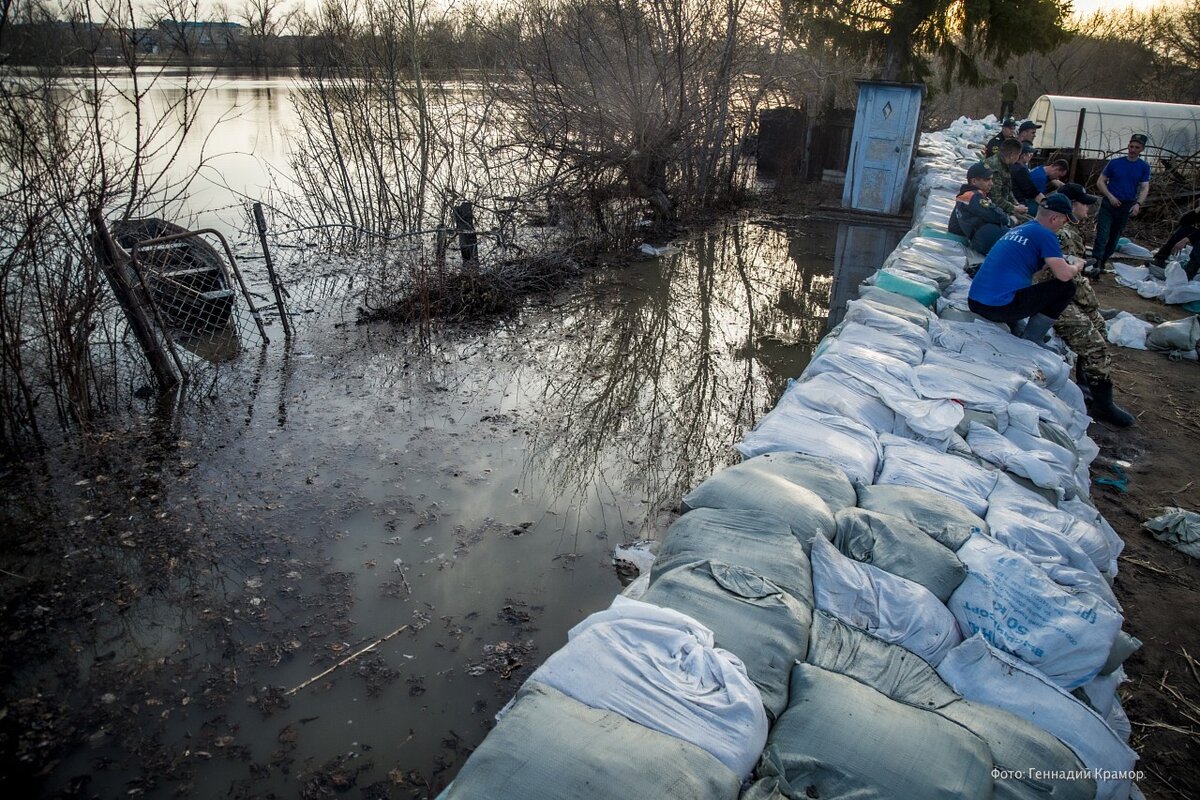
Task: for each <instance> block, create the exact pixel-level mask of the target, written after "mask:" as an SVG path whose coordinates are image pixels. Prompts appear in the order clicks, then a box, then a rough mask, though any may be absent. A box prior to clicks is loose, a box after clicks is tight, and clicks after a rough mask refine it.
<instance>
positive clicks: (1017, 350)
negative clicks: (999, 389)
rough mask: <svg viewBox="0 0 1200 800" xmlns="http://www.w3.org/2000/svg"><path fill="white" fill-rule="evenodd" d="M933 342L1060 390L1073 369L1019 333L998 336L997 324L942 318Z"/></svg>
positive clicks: (933, 333) (978, 361) (933, 334)
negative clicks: (1019, 335)
mask: <svg viewBox="0 0 1200 800" xmlns="http://www.w3.org/2000/svg"><path fill="white" fill-rule="evenodd" d="M930 333H931V335H932V338H933V340H934V343H935V344H937V345H938V347H941V348H943V349H945V350H950V351H952V352H955V353H958V354H959V355H961V356H963V357H965V358H969V359H970V360H972V361H974V362H977V363H981V364H988V365H990V366H994V367H997V368H999V369H1004V370H1009V371H1012V372H1017V373H1018V374H1020V375H1023V376H1024V377H1025V378H1027V379H1029V380H1033V381H1035V382H1037V383H1040V384H1042V385H1044V386H1046V387H1047V388H1048V389H1050V390H1051V391H1053V392H1056V393H1057V392H1058V391H1059V390H1060V389H1061V388H1062V387H1063V386H1064V384H1065V383H1066V382H1067V381H1069V380H1070V375H1071V370H1070V368H1069V367H1068V366H1067V364H1066V362H1064V361H1063V359H1062V357H1060V356H1059V355H1058V354H1057V353H1053V352H1051V351H1049V350H1047V349H1046V348H1044V347H1041V346H1039V345H1038V344H1037V343H1035V342H1030V341H1028V340H1026V339H1021V338H1020V337H1017V336H997V335H996V327H995V323H978V322H976V323H962V322H952V321H939V322H938V323H937V324H936V325H935V326H933V328H932V329H931V331H930Z"/></svg>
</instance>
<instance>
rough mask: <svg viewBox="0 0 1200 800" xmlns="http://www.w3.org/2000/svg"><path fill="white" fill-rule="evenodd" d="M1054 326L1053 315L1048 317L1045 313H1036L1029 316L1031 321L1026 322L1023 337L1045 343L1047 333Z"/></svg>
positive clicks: (1041, 343)
mask: <svg viewBox="0 0 1200 800" xmlns="http://www.w3.org/2000/svg"><path fill="white" fill-rule="evenodd" d="M1052 327H1054V320H1053V319H1052V318H1051V317H1047V316H1046V315H1045V314H1034V315H1033V316H1032V317H1030V318H1029V322H1027V323H1025V331H1024V333H1022V334H1021V338H1022V339H1028V340H1029V341H1031V342H1037V343H1038V344H1040V345H1044V344H1045V343H1046V334H1047V333H1049V332H1050V328H1052Z"/></svg>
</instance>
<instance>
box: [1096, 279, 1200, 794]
mask: <svg viewBox="0 0 1200 800" xmlns="http://www.w3.org/2000/svg"><path fill="white" fill-rule="evenodd" d="M1096 289H1097V295H1098V297H1099V298H1100V302H1101V304H1102V305H1103V306H1107V307H1112V308H1120V309H1124V310H1126V311H1129V312H1131V313H1134V314H1138V315H1143V314H1147V313H1154V314H1158V315H1160V316H1161V317H1163V318H1164V319H1167V320H1171V319H1178V318H1180V317H1183V316H1186V312H1184V311H1183V310H1182V309H1180V308H1179V307H1178V306H1166V305H1164V304H1162V303H1159V302H1158V301H1154V300H1145V299H1143V298H1141V297H1139V296H1138V295H1137V294H1135V293H1134V292H1133V291H1132V290H1130V289H1125V288H1123V287H1120V286H1117V285H1115V283H1114V282H1113V278H1112V276H1111V275H1106V276H1105V277H1104V278H1103V280H1102V281H1101V282H1100V283H1099V285H1098V286H1097V287H1096ZM1110 350H1111V352H1112V353H1113V357H1114V366H1115V373H1114V383H1115V384H1116V387H1117V392H1116V394H1117V402H1118V403H1119V404H1120V405H1122V406H1123V407H1124V408H1125V409H1126V410H1128V411H1129V412H1130V413H1132V414H1134V415H1135V416H1136V417H1137V424H1136V425H1135V426H1134V427H1133V428H1131V429H1127V430H1120V429H1117V428H1113V427H1111V426H1108V425H1105V424H1101V423H1093V425H1092V427H1091V430H1090V431H1089V433H1090V435H1091V436H1092V438H1093V439H1095V440H1096V443H1097V444H1098V445H1099V446H1100V457H1099V458H1098V459H1097V462H1096V465H1095V468H1094V469H1093V475H1094V476H1097V477H1098V476H1100V475H1103V474H1105V472H1106V466H1105V465H1106V464H1107V463H1109V462H1112V461H1123V462H1128V463H1129V464H1130V465H1131V466H1129V467H1127V468H1126V473H1127V475H1128V477H1129V483H1128V489H1127V491H1126V492H1124V493H1121V492H1118V491H1117V490H1115V489H1112V488H1109V487H1105V486H1094V487H1093V498H1094V499H1095V501H1096V505H1097V507H1098V508H1099V509H1100V510H1101V511H1102V512H1103V513H1104V515H1105V517H1107V519H1108V521H1109V522H1110V523H1111V524H1112V526H1113V527H1114V528H1116V530H1117V532H1118V533H1120V534H1121V536H1122V538H1123V539H1124V540H1125V543H1126V548H1125V552H1124V553H1123V554H1122V556H1121V559H1120V573H1119V575H1118V576H1117V580H1116V592H1117V597H1118V598H1119V599H1120V601H1121V603H1122V604H1123V605H1124V608H1125V617H1126V624H1125V627H1126V630H1128V631H1129V632H1130V633H1132V634H1133V635H1134V636H1136V637H1138V638H1139V639H1141V640H1142V641H1143V642H1144V645H1143V647H1142V649H1141V650H1139V651H1138V652H1137V653H1135V654H1134V655H1133V656H1131V657H1130V659H1129V660H1128V661H1127V662H1126V666H1125V668H1126V672H1127V673H1128V675H1129V682H1128V683H1126V684H1124V685H1123V686H1122V687H1121V688H1120V690H1119V691H1120V696H1121V699H1122V703H1123V705H1124V707H1125V710H1126V712H1127V713H1128V715H1129V718H1130V720H1131V722H1132V724H1133V737H1132V741H1131V744H1132V746H1133V748H1134V749H1135V750H1137V752H1138V754H1139V755H1140V761H1139V762H1138V769H1140V770H1142V771H1143V772H1144V773H1145V778H1144V779H1143V780H1142V781H1140V782H1139V786H1140V788H1141V789H1142V791H1143V792H1144V793H1145V795H1146V797H1147V798H1149V800H1159V799H1160V798H1161V799H1163V800H1165V799H1166V798H1196V797H1200V563H1198V562H1197V561H1196V559H1193V558H1191V557H1189V556H1186V555H1184V554H1182V553H1180V552H1178V551H1177V550H1175V549H1173V548H1171V547H1170V546H1168V545H1166V544H1164V543H1162V542H1159V541H1157V540H1156V539H1154V537H1153V536H1151V534H1150V533H1149V532H1148V531H1146V530H1144V529H1143V528H1142V523H1143V522H1145V521H1146V520H1149V519H1151V518H1153V517H1155V516H1157V515H1158V514H1160V513H1161V509H1162V508H1163V507H1164V506H1179V507H1182V508H1186V509H1191V510H1200V502H1198V498H1200V480H1198V479H1197V469H1196V467H1197V463H1198V461H1197V452H1198V451H1200V391H1198V389H1200V364H1198V363H1197V362H1195V361H1171V360H1170V359H1168V358H1167V356H1166V355H1165V354H1163V353H1156V352H1150V351H1141V350H1131V349H1127V348H1120V347H1115V346H1110Z"/></svg>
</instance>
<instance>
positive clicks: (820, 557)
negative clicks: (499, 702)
mask: <svg viewBox="0 0 1200 800" xmlns="http://www.w3.org/2000/svg"><path fill="white" fill-rule="evenodd" d="M986 138H987V135H986V132H985V131H984V130H983V129H982V127H981V126H980V125H978V124H976V123H971V122H970V121H967V120H960V121H959V122H957V123H955V125H953V126H951V128H950V129H948V130H946V131H942V132H939V133H937V134H932V135H926V136H923V137H922V142H921V147H920V150H919V157H918V160H917V166H916V169H915V171H914V176H915V177H914V190H915V192H916V203H915V206H916V211H915V213H914V222H915V227H914V228H913V230H912V231H911V232H910V233H909V234H908V235H907V236H906V237H905V238H904V240H903V241H902V242H901V243H900V245H899V246H898V247H897V248H896V250H895V251H894V252H893V253H892V254H891V255H890V256H889V257H888V259H887V262H886V263H885V264H884V265H883V266H882V267H881V269H880V270H879V271H877V272H876V273H875V274H874V275H873V276H872V278H870V279H868V281H867V283H866V285H864V286H863V287H862V288H861V290H860V297H859V299H856V300H852V301H850V303H849V304H848V306H847V310H846V314H845V317H844V320H843V322H842V323H841V324H840V325H839V326H838V327H837V328H836V329H835V330H833V331H832V332H831V333H830V334H829V335H828V336H827V337H826V339H825V340H824V341H823V342H822V343H821V345H820V347H819V348H818V349H817V352H816V354H815V355H814V358H813V360H812V361H811V363H810V364H809V365H808V367H807V368H806V369H805V370H804V373H803V374H802V375H801V376H800V377H799V378H797V379H796V380H795V381H793V382H792V383H791V384H790V385H789V387H788V388H787V390H786V391H785V393H784V395H783V396H782V398H781V399H780V400H779V402H778V404H777V405H776V406H775V408H774V409H773V410H772V411H770V412H769V413H768V414H767V415H766V416H765V417H763V419H761V420H760V421H759V422H758V424H757V425H756V426H755V427H754V429H753V430H752V431H750V432H749V433H748V434H747V435H746V436H745V438H744V439H743V441H742V442H740V443H739V444H738V445H737V449H738V451H739V452H740V453H741V454H742V456H743V458H744V460H743V461H742V462H741V463H740V464H737V465H735V466H732V467H729V468H727V469H725V470H722V471H720V472H718V473H717V474H715V475H713V476H712V477H710V478H709V479H708V480H706V481H705V482H703V483H702V484H701V485H700V486H698V487H696V488H695V489H694V490H693V491H691V492H690V493H689V494H688V495H687V496H685V497H684V498H683V500H682V504H681V511H682V512H683V514H682V516H680V517H679V519H678V520H677V521H676V522H675V523H674V524H673V525H672V526H671V527H670V529H669V530H668V531H667V532H666V535H665V537H663V539H662V542H661V546H660V548H659V553H658V556H657V559H656V561H655V563H654V566H653V568H652V569H651V570H649V572H648V573H646V574H644V575H643V576H642V577H641V578H639V580H638V581H637V582H635V584H634V585H633V586H631V587H630V588H629V589H628V590H627V591H626V593H625V594H623V595H622V596H620V597H618V598H616V599H615V600H614V602H613V604H612V606H611V607H610V608H609V609H607V610H605V611H602V612H599V613H597V614H593V615H592V616H590V617H588V618H587V619H586V620H584V621H583V622H581V623H580V624H579V625H577V626H576V627H575V628H573V629H572V630H571V631H570V634H569V641H568V643H567V644H566V645H565V646H564V647H563V648H562V649H560V650H559V651H558V652H556V653H554V654H553V655H551V656H550V658H549V659H548V660H547V661H546V662H545V664H543V665H542V666H541V667H540V668H539V669H538V670H537V671H535V672H534V673H533V675H532V676H531V677H530V678H529V680H528V681H527V682H526V683H525V685H524V686H523V687H522V688H521V689H520V690H519V692H518V693H517V696H516V697H515V698H514V700H513V702H512V703H510V705H509V706H508V707H507V708H506V709H505V710H504V711H503V712H501V714H500V715H498V718H499V722H498V724H497V727H496V728H495V729H494V730H493V731H492V732H491V733H490V734H489V735H488V737H487V738H486V739H485V741H484V742H483V743H482V744H481V745H480V747H479V748H478V749H477V750H476V751H475V752H474V753H473V754H472V756H471V757H470V759H468V761H467V763H466V764H465V765H464V767H463V769H462V771H461V772H460V773H459V775H458V777H457V778H456V779H455V781H454V783H453V784H452V785H451V786H450V787H448V788H447V790H446V791H445V792H444V793H443V797H445V798H456V799H457V798H514V800H515V799H516V798H521V799H522V800H528V799H530V798H532V799H533V800H537V799H539V798H545V799H546V800H551V798H555V799H557V798H568V797H580V798H582V797H587V798H610V797H611V798H629V797H654V798H679V799H680V800H684V799H687V800H695V799H697V798H730V799H732V798H738V797H742V798H751V799H752V800H776V799H778V798H808V797H821V798H850V797H854V798H859V797H880V798H882V797H894V798H906V799H911V798H981V799H982V798H990V797H998V798H1029V799H1031V800H1032V799H1033V798H1072V799H1073V798H1078V800H1085V798H1104V800H1113V799H1116V798H1120V799H1122V800H1123V799H1124V798H1127V797H1130V796H1131V793H1136V787H1134V786H1133V784H1132V782H1131V774H1132V770H1133V768H1134V764H1135V761H1136V755H1135V753H1134V752H1133V751H1132V750H1131V749H1130V748H1129V747H1128V745H1127V740H1128V737H1129V726H1128V722H1127V720H1126V719H1125V716H1124V713H1123V711H1122V710H1121V706H1120V702H1119V700H1118V699H1117V695H1116V688H1117V685H1118V684H1119V683H1120V682H1121V680H1122V678H1123V671H1122V669H1121V662H1122V661H1123V660H1124V659H1125V658H1126V657H1127V656H1128V655H1129V654H1130V653H1131V652H1132V651H1133V650H1134V649H1135V648H1136V647H1137V645H1138V643H1137V641H1136V640H1134V639H1132V638H1131V637H1129V636H1128V635H1126V634H1125V633H1124V632H1122V630H1121V628H1122V622H1123V618H1122V615H1121V609H1120V604H1119V603H1118V602H1117V600H1116V598H1115V596H1114V595H1113V592H1112V590H1111V587H1110V582H1111V580H1112V579H1113V577H1114V576H1115V575H1116V572H1117V556H1118V554H1119V553H1120V551H1121V548H1122V542H1121V540H1120V538H1119V537H1118V536H1117V534H1116V533H1115V531H1113V529H1112V528H1111V527H1110V526H1109V525H1108V524H1107V522H1106V521H1105V520H1104V519H1103V517H1102V516H1101V515H1100V514H1099V513H1098V512H1097V511H1096V509H1095V508H1094V507H1093V506H1092V504H1091V503H1090V502H1089V498H1088V493H1089V485H1090V481H1089V464H1090V463H1091V461H1092V459H1093V458H1094V457H1095V456H1096V454H1097V448H1096V446H1095V444H1094V443H1093V442H1092V441H1091V440H1090V439H1089V438H1088V436H1087V426H1088V422H1089V420H1088V418H1087V416H1086V413H1085V410H1084V406H1083V399H1082V396H1081V395H1080V393H1079V391H1078V389H1077V387H1076V386H1075V384H1073V383H1072V382H1071V381H1070V380H1069V374H1070V371H1069V368H1068V366H1067V364H1066V362H1065V361H1064V359H1063V358H1062V357H1061V356H1059V355H1057V354H1055V353H1053V352H1051V351H1048V350H1046V349H1043V348H1041V347H1038V346H1036V345H1034V344H1032V343H1030V342H1025V341H1023V340H1019V339H1017V338H1015V337H1013V336H1012V335H1010V334H1009V333H1008V331H1007V329H1005V328H1002V327H998V326H996V325H993V324H991V323H987V322H983V321H980V320H977V319H973V318H972V316H971V315H970V314H969V312H966V311H965V310H964V309H965V293H966V288H967V287H968V286H969V279H968V278H967V277H966V274H965V272H964V267H965V266H966V265H967V263H968V257H969V254H968V251H967V250H966V248H965V246H964V245H963V244H961V243H960V242H957V241H955V240H954V239H953V238H951V237H949V235H948V234H946V233H945V221H946V218H947V216H948V214H949V211H950V208H951V207H952V205H953V196H954V190H955V189H956V188H957V186H958V178H959V176H961V175H962V174H964V173H965V170H966V166H967V165H968V164H969V163H970V162H971V161H974V160H977V159H978V157H979V152H978V144H977V143H979V142H982V141H985V140H986ZM1134 796H1136V794H1135V795H1134Z"/></svg>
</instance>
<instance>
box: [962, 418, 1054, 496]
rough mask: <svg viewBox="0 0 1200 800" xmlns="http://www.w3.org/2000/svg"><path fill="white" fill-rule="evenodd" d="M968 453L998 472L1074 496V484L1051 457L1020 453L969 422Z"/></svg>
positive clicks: (1015, 448) (998, 436) (992, 432)
mask: <svg viewBox="0 0 1200 800" xmlns="http://www.w3.org/2000/svg"><path fill="white" fill-rule="evenodd" d="M967 444H969V445H970V446H971V452H973V453H975V454H976V455H977V456H979V457H980V458H982V459H983V460H984V461H987V462H988V463H990V464H995V465H996V466H997V467H1000V468H1001V469H1006V470H1008V471H1009V472H1011V473H1013V474H1015V475H1020V476H1022V477H1025V478H1028V479H1029V480H1031V481H1033V482H1034V483H1035V484H1037V485H1038V486H1041V487H1043V488H1046V489H1054V490H1058V491H1061V492H1063V494H1064V495H1069V496H1074V494H1075V480H1074V476H1072V475H1071V473H1069V472H1065V474H1064V471H1063V470H1062V469H1061V465H1060V464H1058V462H1056V461H1055V460H1054V459H1053V458H1052V457H1050V456H1048V455H1046V454H1044V453H1042V452H1040V451H1037V450H1023V449H1021V448H1020V447H1017V445H1016V444H1014V443H1013V442H1011V441H1009V440H1008V439H1006V438H1004V437H1003V436H1001V435H1000V434H999V433H997V432H996V431H994V430H992V429H990V428H988V427H985V426H983V425H980V424H979V423H978V422H973V423H971V425H970V426H969V428H968V431H967Z"/></svg>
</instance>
